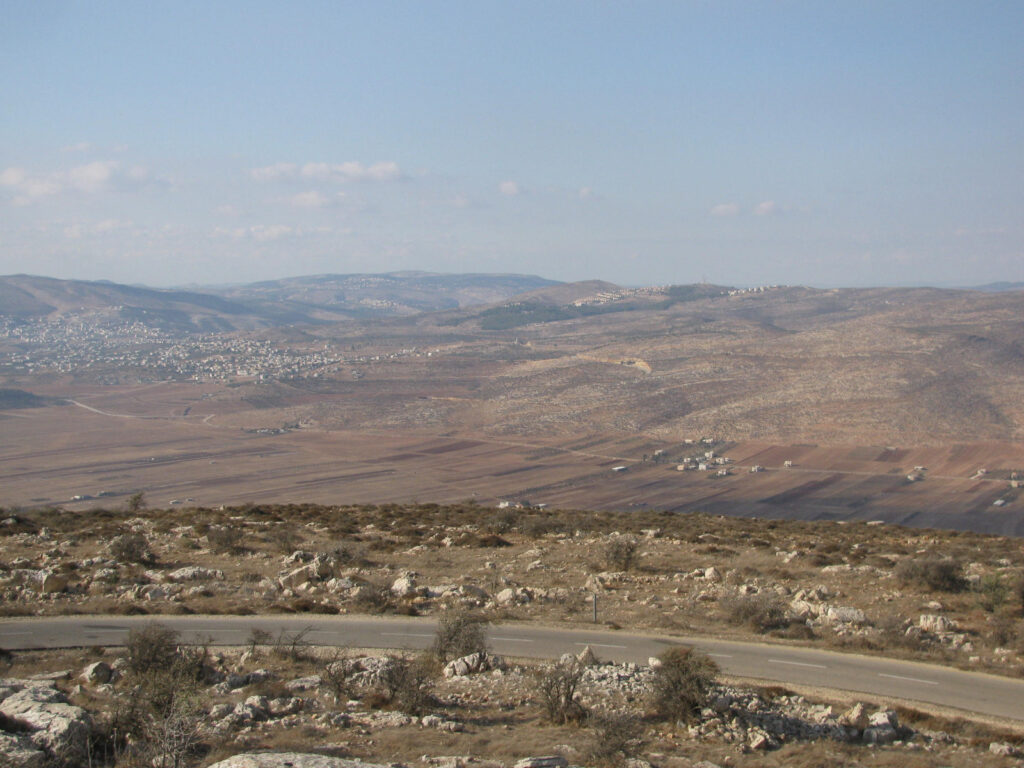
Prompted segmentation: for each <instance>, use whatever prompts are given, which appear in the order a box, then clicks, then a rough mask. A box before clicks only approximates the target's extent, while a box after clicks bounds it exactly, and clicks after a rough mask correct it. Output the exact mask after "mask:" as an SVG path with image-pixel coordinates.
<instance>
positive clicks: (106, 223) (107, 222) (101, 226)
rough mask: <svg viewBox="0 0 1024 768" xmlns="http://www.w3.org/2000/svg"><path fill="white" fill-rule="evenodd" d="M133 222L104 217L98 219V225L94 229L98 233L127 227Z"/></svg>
mask: <svg viewBox="0 0 1024 768" xmlns="http://www.w3.org/2000/svg"><path fill="white" fill-rule="evenodd" d="M131 225H132V223H131V222H130V221H121V220H120V219H103V221H97V222H96V226H94V227H93V231H94V232H96V233H103V232H113V231H114V230H116V229H127V228H128V227H130V226H131Z"/></svg>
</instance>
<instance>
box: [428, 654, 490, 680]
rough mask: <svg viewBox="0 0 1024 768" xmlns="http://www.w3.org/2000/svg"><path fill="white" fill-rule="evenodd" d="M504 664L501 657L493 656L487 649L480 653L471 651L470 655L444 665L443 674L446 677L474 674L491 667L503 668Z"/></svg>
mask: <svg viewBox="0 0 1024 768" xmlns="http://www.w3.org/2000/svg"><path fill="white" fill-rule="evenodd" d="M504 665H505V664H504V661H502V659H501V657H499V656H492V655H491V654H489V653H487V652H486V651H480V652H479V653H471V654H470V655H469V656H463V657H462V658H461V659H455V660H453V661H449V662H448V663H447V664H445V666H444V670H443V674H444V676H445V677H465V676H466V675H473V674H476V673H478V672H487V671H488V670H491V669H501V668H502V667H504Z"/></svg>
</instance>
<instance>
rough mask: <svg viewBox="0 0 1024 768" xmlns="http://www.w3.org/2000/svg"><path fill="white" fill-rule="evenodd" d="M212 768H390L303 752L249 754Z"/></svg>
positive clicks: (225, 761)
mask: <svg viewBox="0 0 1024 768" xmlns="http://www.w3.org/2000/svg"><path fill="white" fill-rule="evenodd" d="M210 768H388V766H386V765H382V764H380V763H364V762H363V761H362V760H348V759H346V758H342V757H328V756H326V755H311V754H307V753H302V752H249V753H246V754H242V755H235V756H233V757H229V758H227V759H226V760H221V761H220V762H218V763H214V764H213V765H211V766H210Z"/></svg>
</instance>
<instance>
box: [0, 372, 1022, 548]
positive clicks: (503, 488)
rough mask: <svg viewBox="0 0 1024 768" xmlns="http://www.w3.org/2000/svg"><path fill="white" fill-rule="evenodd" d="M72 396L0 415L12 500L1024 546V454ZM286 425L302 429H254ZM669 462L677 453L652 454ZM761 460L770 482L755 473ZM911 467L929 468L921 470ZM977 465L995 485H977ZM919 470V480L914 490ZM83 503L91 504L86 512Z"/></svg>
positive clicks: (134, 396) (205, 400)
mask: <svg viewBox="0 0 1024 768" xmlns="http://www.w3.org/2000/svg"><path fill="white" fill-rule="evenodd" d="M211 392H212V393H213V396H212V397H205V395H206V394H209V393H211ZM229 397H233V398H234V399H233V400H229V399H228V398H229ZM325 397H327V396H325ZM76 399H78V400H79V402H81V403H83V404H88V405H89V406H90V407H92V408H95V409H97V410H99V411H101V412H100V413H97V412H95V411H90V410H87V409H86V408H83V407H77V406H72V405H65V406H49V407H45V408H34V409H24V410H20V411H9V412H7V413H6V414H0V418H3V417H4V416H6V418H4V420H3V421H2V422H0V423H2V425H3V429H4V434H5V437H6V440H5V441H4V443H3V444H2V445H0V483H2V486H3V497H4V499H3V500H4V501H5V502H6V503H7V504H8V505H12V504H16V505H19V506H22V507H25V508H32V507H36V506H42V505H61V506H63V507H65V508H68V509H72V510H76V511H85V510H88V509H91V508H92V507H94V506H97V505H98V504H123V503H124V502H125V501H126V500H127V498H128V497H129V496H130V495H131V494H133V493H135V492H136V491H137V490H139V489H144V490H145V491H146V493H147V495H148V497H149V499H150V501H151V503H152V504H153V505H154V506H164V505H169V504H171V502H174V501H176V502H179V503H181V504H183V505H205V506H213V505H220V504H228V505H232V504H234V505H238V504H241V503H244V502H266V503H287V502H289V501H292V500H294V499H296V498H301V499H304V500H308V501H311V502H319V503H325V504H329V503H331V502H332V501H333V500H335V499H338V498H346V499H351V500H353V501H356V502H361V503H363V502H365V503H384V502H410V501H413V500H431V501H436V502H444V503H453V502H459V501H463V500H466V499H475V500H477V501H478V502H479V503H481V504H484V505H487V504H492V505H493V504H497V503H498V501H499V500H501V499H510V500H520V501H526V500H528V501H530V502H532V503H535V504H536V503H545V504H548V505H549V506H558V507H563V508H566V507H568V508H587V509H608V510H639V509H668V510H673V511H706V512H710V513H714V514H728V515H740V516H758V517H766V518H802V519H807V520H861V521H867V520H885V521H888V522H893V523H900V524H907V525H919V526H934V527H950V528H960V529H967V530H977V531H985V532H989V533H1000V534H1009V535H1021V534H1024V515H1022V514H1021V507H1020V505H1021V502H1020V500H1019V495H1020V492H1021V491H1020V489H1019V488H1014V487H1012V483H1011V477H1012V475H1013V473H1014V472H1021V471H1024V449H1022V447H1021V445H1020V444H1019V443H1007V442H998V441H989V442H985V443H954V442H951V443H949V444H947V445H934V446H929V445H925V446H916V447H904V448H900V447H892V448H886V447H885V446H878V445H876V446H854V445H827V444H823V445H811V444H807V443H803V444H799V445H784V444H779V443H772V442H768V441H755V440H746V441H727V440H725V439H724V438H723V439H717V440H715V441H714V442H713V443H711V444H705V443H701V442H698V443H696V444H693V445H687V444H685V443H683V442H682V441H680V442H676V443H670V442H667V441H664V440H659V439H654V438H651V437H649V436H647V435H643V434H628V433H616V434H605V435H592V436H588V437H582V436H576V437H573V438H568V437H563V438H557V437H550V436H542V435H541V436H505V437H495V436H493V435H488V434H485V433H482V432H457V433H444V434H438V433H437V432H431V431H430V430H427V429H420V430H412V429H384V428H379V429H369V428H367V429H364V430H358V429H355V430H325V429H322V428H318V427H315V426H309V425H305V422H300V421H289V420H287V419H284V418H282V419H281V420H276V418H277V417H276V416H273V417H272V416H267V414H266V412H265V411H262V410H253V409H252V406H251V404H250V403H248V402H247V401H246V400H244V399H242V395H240V394H239V393H238V392H237V391H236V390H233V389H231V388H221V389H219V390H218V389H217V388H215V387H210V386H207V385H200V384H161V385H148V386H147V385H143V386H136V387H126V386H125V387H108V388H97V387H93V388H91V389H85V390H84V391H83V392H80V393H77V398H76ZM327 399H333V396H330V398H327ZM228 422H232V424H231V425H230V426H228V425H227V423H228ZM282 424H303V425H304V426H300V427H299V428H293V429H290V430H288V431H285V432H281V433H276V434H268V433H259V432H255V431H252V430H257V429H259V428H267V429H270V428H272V427H273V425H277V426H276V429H280V427H281V425H282ZM239 425H243V426H244V429H243V428H242V426H239ZM245 430H250V431H245ZM708 449H714V450H715V451H716V453H718V454H719V455H724V456H726V457H728V458H730V460H731V462H732V463H731V464H729V465H728V466H727V468H728V470H729V472H730V474H729V476H727V477H717V476H716V475H715V472H714V471H711V472H702V471H688V472H678V471H676V464H677V462H678V461H680V460H682V459H683V458H687V457H693V456H703V453H704V452H705V451H706V450H708ZM658 451H664V453H663V454H662V455H661V456H658V457H655V456H654V455H655V453H656V452H658ZM645 456H646V457H647V458H648V460H647V461H644V457H645ZM786 461H792V462H793V467H791V468H786V467H785V466H784V464H785V462H786ZM755 465H758V466H762V467H764V468H765V471H764V472H760V473H756V474H752V473H750V469H751V468H752V467H753V466H755ZM615 466H627V467H628V468H629V471H627V472H618V473H617V472H614V471H613V467H615ZM915 466H926V467H927V468H928V469H927V471H925V472H921V473H915V470H914V467H915ZM720 468H721V467H718V466H713V470H717V469H720ZM981 468H986V469H987V470H988V472H987V474H985V475H983V476H976V474H977V471H978V470H979V469H981ZM908 473H910V474H917V475H918V476H919V477H920V480H919V481H916V482H912V483H911V482H909V481H908V480H907V474H908ZM100 494H111V496H110V498H97V497H100ZM79 495H85V496H89V497H93V498H91V499H85V500H81V501H73V498H74V497H75V496H79ZM996 502H999V503H1000V504H1002V506H996V505H995V504H996Z"/></svg>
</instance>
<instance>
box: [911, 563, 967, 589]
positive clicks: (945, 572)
mask: <svg viewBox="0 0 1024 768" xmlns="http://www.w3.org/2000/svg"><path fill="white" fill-rule="evenodd" d="M895 573H896V578H898V579H899V580H900V581H902V582H903V583H905V584H916V585H917V586H919V587H921V588H922V589H927V590H931V591H933V592H960V591H962V590H963V589H964V588H965V587H966V584H967V583H966V581H965V580H964V576H963V568H962V567H961V565H960V563H959V562H958V561H956V560H946V559H942V558H937V557H928V558H914V559H909V560H901V561H900V562H899V563H898V564H897V565H896V571H895Z"/></svg>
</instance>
